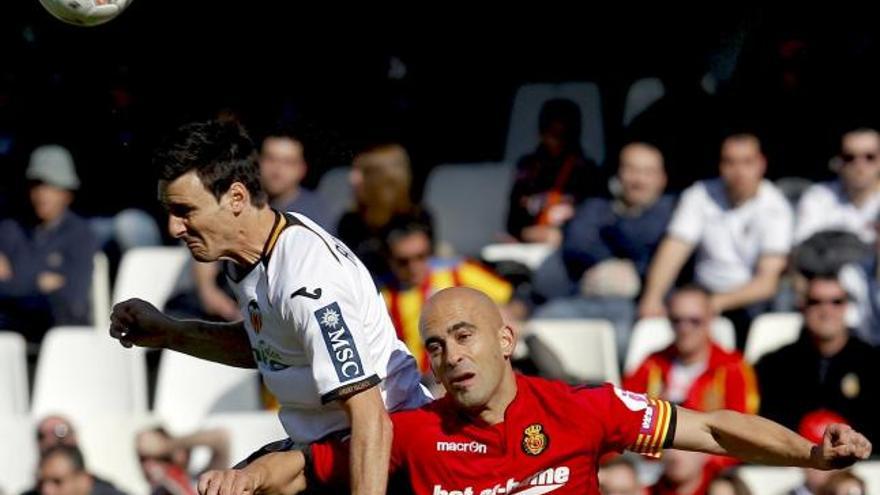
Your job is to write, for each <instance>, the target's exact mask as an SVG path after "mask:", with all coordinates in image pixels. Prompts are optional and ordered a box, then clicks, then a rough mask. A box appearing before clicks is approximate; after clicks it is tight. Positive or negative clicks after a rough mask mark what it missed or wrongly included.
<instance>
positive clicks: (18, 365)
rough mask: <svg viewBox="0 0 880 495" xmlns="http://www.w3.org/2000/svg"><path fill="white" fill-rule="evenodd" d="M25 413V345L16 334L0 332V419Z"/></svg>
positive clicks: (22, 339)
mask: <svg viewBox="0 0 880 495" xmlns="http://www.w3.org/2000/svg"><path fill="white" fill-rule="evenodd" d="M27 412H28V377H27V343H26V342H25V340H24V337H22V336H21V335H20V334H18V333H15V332H4V331H0V417H4V416H13V415H17V416H24V415H26V414H27ZM0 438H2V437H0Z"/></svg>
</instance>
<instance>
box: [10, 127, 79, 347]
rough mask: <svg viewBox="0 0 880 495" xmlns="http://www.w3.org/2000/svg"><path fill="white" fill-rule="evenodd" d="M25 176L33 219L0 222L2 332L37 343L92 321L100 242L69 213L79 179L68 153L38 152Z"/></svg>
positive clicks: (62, 150) (56, 150)
mask: <svg viewBox="0 0 880 495" xmlns="http://www.w3.org/2000/svg"><path fill="white" fill-rule="evenodd" d="M25 177H26V178H27V179H28V181H29V186H30V187H29V198H30V204H31V206H32V212H31V213H32V214H31V215H29V216H30V218H21V219H14V220H6V221H3V222H2V223H0V328H4V329H11V330H16V331H19V332H21V333H23V334H24V335H25V337H27V338H28V340H29V341H32V342H38V341H39V340H40V339H41V338H42V336H43V334H44V333H45V331H46V330H47V329H49V328H51V327H52V326H57V325H83V324H88V323H89V287H90V284H91V276H92V259H93V257H94V255H95V250H96V243H95V240H94V237H93V235H92V232H91V230H90V229H89V225H88V223H87V222H86V221H85V220H84V219H82V218H81V217H79V216H77V215H76V214H74V213H73V212H72V211H70V204H71V203H72V202H73V198H74V194H75V192H76V190H77V189H78V188H79V186H80V181H79V177H78V176H77V174H76V169H75V168H74V164H73V158H72V157H71V155H70V152H69V151H68V150H67V149H65V148H64V147H62V146H58V145H46V146H40V147H39V148H37V149H35V150H34V151H33V153H31V157H30V163H29V165H28V168H27V171H26V172H25Z"/></svg>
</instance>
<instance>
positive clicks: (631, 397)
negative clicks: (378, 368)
mask: <svg viewBox="0 0 880 495" xmlns="http://www.w3.org/2000/svg"><path fill="white" fill-rule="evenodd" d="M614 395H616V396H617V398H618V399H620V401H621V402H623V404H624V405H625V406H626V407H627V409H629V410H630V411H633V412H636V411H641V410H642V409H645V408H646V407H648V398H647V397H646V396H645V394H637V393H634V392H630V391H629V390H623V389H622V388H617V387H614Z"/></svg>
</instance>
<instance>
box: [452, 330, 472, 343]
mask: <svg viewBox="0 0 880 495" xmlns="http://www.w3.org/2000/svg"><path fill="white" fill-rule="evenodd" d="M473 335H474V334H473V332H469V331H465V332H459V333H458V334H457V335H456V336H455V340H457V341H458V342H459V343H465V342H467V341H469V340H471V337H473Z"/></svg>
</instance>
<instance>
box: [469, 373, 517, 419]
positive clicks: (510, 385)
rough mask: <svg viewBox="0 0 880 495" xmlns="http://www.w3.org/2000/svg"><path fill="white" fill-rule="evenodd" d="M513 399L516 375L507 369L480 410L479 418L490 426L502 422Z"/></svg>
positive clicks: (514, 396)
mask: <svg viewBox="0 0 880 495" xmlns="http://www.w3.org/2000/svg"><path fill="white" fill-rule="evenodd" d="M514 398H516V375H514V374H513V369H507V370H506V371H505V372H504V376H503V378H502V379H501V383H500V384H499V385H498V389H497V390H496V391H495V393H494V394H493V395H492V398H491V399H489V402H488V403H486V406H485V407H483V409H481V410H480V412H479V414H478V416H479V418H480V419H481V420H482V421H484V422H485V423H487V424H490V425H497V424H498V423H501V422H503V421H504V414H505V413H506V412H507V407H508V406H509V405H510V403H511V402H513V399H514Z"/></svg>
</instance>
